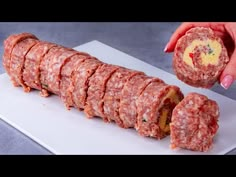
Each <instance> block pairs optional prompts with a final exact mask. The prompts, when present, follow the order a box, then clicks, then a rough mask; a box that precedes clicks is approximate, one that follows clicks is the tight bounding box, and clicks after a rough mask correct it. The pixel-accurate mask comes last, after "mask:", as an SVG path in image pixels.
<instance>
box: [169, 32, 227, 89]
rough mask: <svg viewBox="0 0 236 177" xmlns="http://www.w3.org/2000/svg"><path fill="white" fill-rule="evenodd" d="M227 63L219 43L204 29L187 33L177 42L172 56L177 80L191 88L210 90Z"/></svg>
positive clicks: (216, 38)
mask: <svg viewBox="0 0 236 177" xmlns="http://www.w3.org/2000/svg"><path fill="white" fill-rule="evenodd" d="M228 62H229V57H228V53H227V50H226V48H225V46H224V44H223V42H222V40H221V39H220V38H219V37H218V36H217V35H216V34H214V32H213V31H212V30H211V29H210V28H204V27H196V28H192V29H190V30H189V31H187V32H186V34H185V35H184V36H182V37H181V38H180V39H179V40H178V42H177V44H176V47H175V51H174V55H173V69H174V71H175V73H176V76H177V78H178V79H180V80H181V81H183V82H185V83H186V84H189V85H191V86H194V87H203V88H210V87H212V86H213V85H214V84H215V83H216V82H217V80H218V79H219V76H220V74H221V73H222V71H223V70H224V68H225V66H226V64H227V63H228Z"/></svg>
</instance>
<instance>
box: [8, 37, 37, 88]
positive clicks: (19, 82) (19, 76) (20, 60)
mask: <svg viewBox="0 0 236 177" xmlns="http://www.w3.org/2000/svg"><path fill="white" fill-rule="evenodd" d="M37 42H39V40H37V39H34V38H26V39H25V40H22V41H21V42H19V43H17V44H16V45H15V47H14V49H13V50H12V55H11V63H10V73H11V74H10V77H11V81H12V83H13V85H14V86H22V87H23V89H24V91H25V92H29V91H30V87H28V86H27V85H25V83H24V81H23V71H24V62H25V56H26V54H27V53H28V52H29V50H30V49H31V48H32V47H33V46H34V45H35V44H36V43H37Z"/></svg>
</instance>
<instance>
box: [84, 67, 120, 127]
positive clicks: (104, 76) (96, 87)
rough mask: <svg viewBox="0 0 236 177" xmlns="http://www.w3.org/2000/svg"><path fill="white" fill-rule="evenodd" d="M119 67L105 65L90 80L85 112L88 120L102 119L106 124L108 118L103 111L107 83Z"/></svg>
mask: <svg viewBox="0 0 236 177" xmlns="http://www.w3.org/2000/svg"><path fill="white" fill-rule="evenodd" d="M118 68H119V67H118V66H116V65H111V64H103V65H101V66H100V67H98V69H97V70H96V71H95V73H94V74H93V75H92V77H91V78H90V79H89V88H88V91H87V95H88V96H87V99H86V105H85V109H84V112H85V114H86V116H87V117H88V118H92V117H95V116H97V117H101V118H103V120H104V121H105V122H107V121H108V120H107V118H106V117H105V115H104V110H103V96H104V94H105V90H106V83H107V81H108V79H109V78H110V77H111V75H112V74H113V73H114V72H115V71H116V70H117V69H118Z"/></svg>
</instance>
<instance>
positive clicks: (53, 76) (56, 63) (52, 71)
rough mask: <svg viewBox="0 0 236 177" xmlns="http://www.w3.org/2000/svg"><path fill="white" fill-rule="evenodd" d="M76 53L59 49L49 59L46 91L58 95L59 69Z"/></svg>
mask: <svg viewBox="0 0 236 177" xmlns="http://www.w3.org/2000/svg"><path fill="white" fill-rule="evenodd" d="M77 53H78V51H76V50H73V49H70V48H66V47H61V48H59V50H58V51H57V53H56V54H55V55H54V56H53V57H51V58H50V61H49V70H48V75H47V81H48V87H47V90H48V91H50V92H52V93H54V94H56V95H60V81H61V68H62V67H63V66H64V65H65V64H66V62H67V61H69V60H70V57H71V56H73V55H75V54H77Z"/></svg>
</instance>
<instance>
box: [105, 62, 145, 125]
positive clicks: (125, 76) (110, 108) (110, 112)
mask: <svg viewBox="0 0 236 177" xmlns="http://www.w3.org/2000/svg"><path fill="white" fill-rule="evenodd" d="M140 73H141V72H139V71H134V70H130V69H127V68H124V67H120V68H119V69H118V70H116V72H115V73H114V74H113V75H112V76H111V78H110V79H109V80H108V82H107V85H106V91H105V95H104V98H103V102H104V105H103V108H104V114H105V117H106V118H107V119H108V121H109V122H110V121H115V122H116V124H117V125H119V126H120V127H122V126H123V122H122V120H121V119H120V115H119V107H120V99H121V93H122V89H123V87H124V85H125V83H126V82H127V81H128V80H129V79H130V78H131V77H133V76H135V75H137V74H140Z"/></svg>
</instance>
